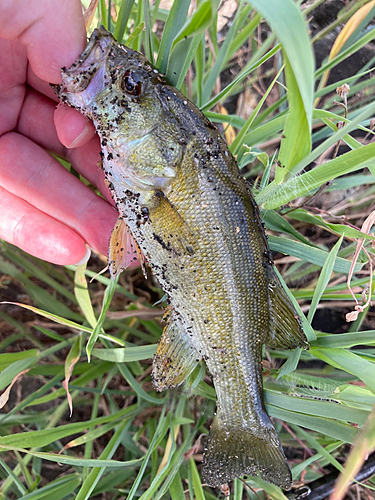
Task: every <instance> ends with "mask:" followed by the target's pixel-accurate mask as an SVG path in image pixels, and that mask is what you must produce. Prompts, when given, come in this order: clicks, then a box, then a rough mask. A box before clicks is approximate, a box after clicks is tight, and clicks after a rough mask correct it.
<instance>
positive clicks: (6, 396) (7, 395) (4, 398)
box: [0, 368, 30, 409]
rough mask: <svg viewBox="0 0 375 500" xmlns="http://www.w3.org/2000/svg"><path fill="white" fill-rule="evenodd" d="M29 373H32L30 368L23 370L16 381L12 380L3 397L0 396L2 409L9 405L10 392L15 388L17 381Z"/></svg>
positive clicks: (16, 377)
mask: <svg viewBox="0 0 375 500" xmlns="http://www.w3.org/2000/svg"><path fill="white" fill-rule="evenodd" d="M28 371H30V368H28V369H27V370H23V371H22V372H20V373H19V374H18V375H16V376H15V377H14V379H13V380H12V382H11V383H10V384H9V385H8V387H7V388H6V389H5V391H4V392H3V393H2V395H1V396H0V409H1V408H3V407H4V406H5V405H6V404H7V402H8V399H9V394H10V391H11V389H12V387H13V386H14V384H15V383H16V382H17V380H19V379H20V378H21V377H22V375H25V373H27V372H28Z"/></svg>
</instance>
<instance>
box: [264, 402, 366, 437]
mask: <svg viewBox="0 0 375 500" xmlns="http://www.w3.org/2000/svg"><path fill="white" fill-rule="evenodd" d="M266 410H267V413H268V415H270V416H271V417H275V418H279V419H280V420H283V421H284V422H289V423H291V424H296V425H299V426H300V427H305V428H306V429H311V430H313V431H316V432H320V433H321V434H322V435H323V436H330V437H332V438H334V439H340V440H341V441H343V442H344V443H353V442H354V439H355V437H356V435H357V433H358V429H356V428H355V427H352V426H350V425H348V424H345V423H343V422H339V421H336V420H333V419H332V418H326V417H316V416H311V415H307V414H305V413H298V412H294V411H290V410H286V409H284V408H279V407H277V406H273V405H269V404H266Z"/></svg>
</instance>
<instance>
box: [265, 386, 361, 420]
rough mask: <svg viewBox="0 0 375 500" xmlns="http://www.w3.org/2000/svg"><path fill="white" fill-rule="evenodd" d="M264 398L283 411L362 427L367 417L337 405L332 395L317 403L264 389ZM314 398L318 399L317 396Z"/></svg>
mask: <svg viewBox="0 0 375 500" xmlns="http://www.w3.org/2000/svg"><path fill="white" fill-rule="evenodd" d="M264 397H265V402H266V403H268V404H271V405H273V406H278V407H279V408H283V409H285V410H290V411H294V412H297V413H305V414H306V415H314V416H317V417H326V418H333V419H336V420H344V421H346V422H353V423H355V424H358V425H363V424H364V422H365V421H366V418H367V416H368V412H367V411H364V410H360V409H355V408H350V407H348V406H344V405H342V404H337V400H334V399H333V395H332V397H331V398H330V397H329V396H326V398H327V399H331V401H323V400H322V401H319V400H318V399H313V398H312V397H310V398H308V397H298V396H296V395H295V394H293V395H287V394H281V393H279V392H273V391H270V390H267V389H266V390H265V392H264ZM316 397H317V398H319V395H317V396H316Z"/></svg>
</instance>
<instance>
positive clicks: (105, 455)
mask: <svg viewBox="0 0 375 500" xmlns="http://www.w3.org/2000/svg"><path fill="white" fill-rule="evenodd" d="M126 425H127V421H126V420H124V421H123V422H122V423H121V424H120V425H119V426H118V428H117V429H116V431H115V433H114V434H113V436H112V437H111V439H110V440H109V442H108V444H107V446H106V447H105V448H104V450H103V452H102V453H101V455H100V459H96V460H93V462H96V463H99V462H104V463H103V465H102V466H101V468H100V469H99V468H97V466H95V468H94V469H93V470H92V471H91V472H90V474H89V475H88V477H87V478H86V480H85V482H84V484H83V485H82V487H81V489H80V490H79V492H78V494H77V496H76V500H87V499H88V498H90V496H91V493H92V491H93V489H94V488H95V486H96V485H97V483H98V481H99V480H100V478H101V476H102V475H103V473H104V471H105V469H106V467H107V466H108V465H107V464H106V463H107V462H110V463H112V462H114V460H110V459H111V457H112V456H113V454H114V453H115V451H116V450H117V448H118V447H119V445H120V444H121V440H122V438H123V434H124V432H126ZM103 459H104V460H103ZM131 462H132V463H129V462H125V463H128V464H129V466H131V467H133V466H135V465H138V464H139V463H140V462H141V459H140V460H132V461H131ZM124 466H125V467H127V465H124Z"/></svg>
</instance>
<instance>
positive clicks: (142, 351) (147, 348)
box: [92, 345, 157, 363]
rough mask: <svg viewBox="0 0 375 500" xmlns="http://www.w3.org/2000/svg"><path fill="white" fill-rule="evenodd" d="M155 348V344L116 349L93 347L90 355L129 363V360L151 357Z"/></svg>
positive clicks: (115, 361) (113, 361)
mask: <svg viewBox="0 0 375 500" xmlns="http://www.w3.org/2000/svg"><path fill="white" fill-rule="evenodd" d="M156 348H157V345H144V346H136V347H124V348H118V349H93V350H92V355H93V356H95V357H97V358H99V359H104V360H105V361H111V362H112V363H129V362H131V361H141V360H143V359H150V358H152V357H153V356H154V354H155V352H156Z"/></svg>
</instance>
